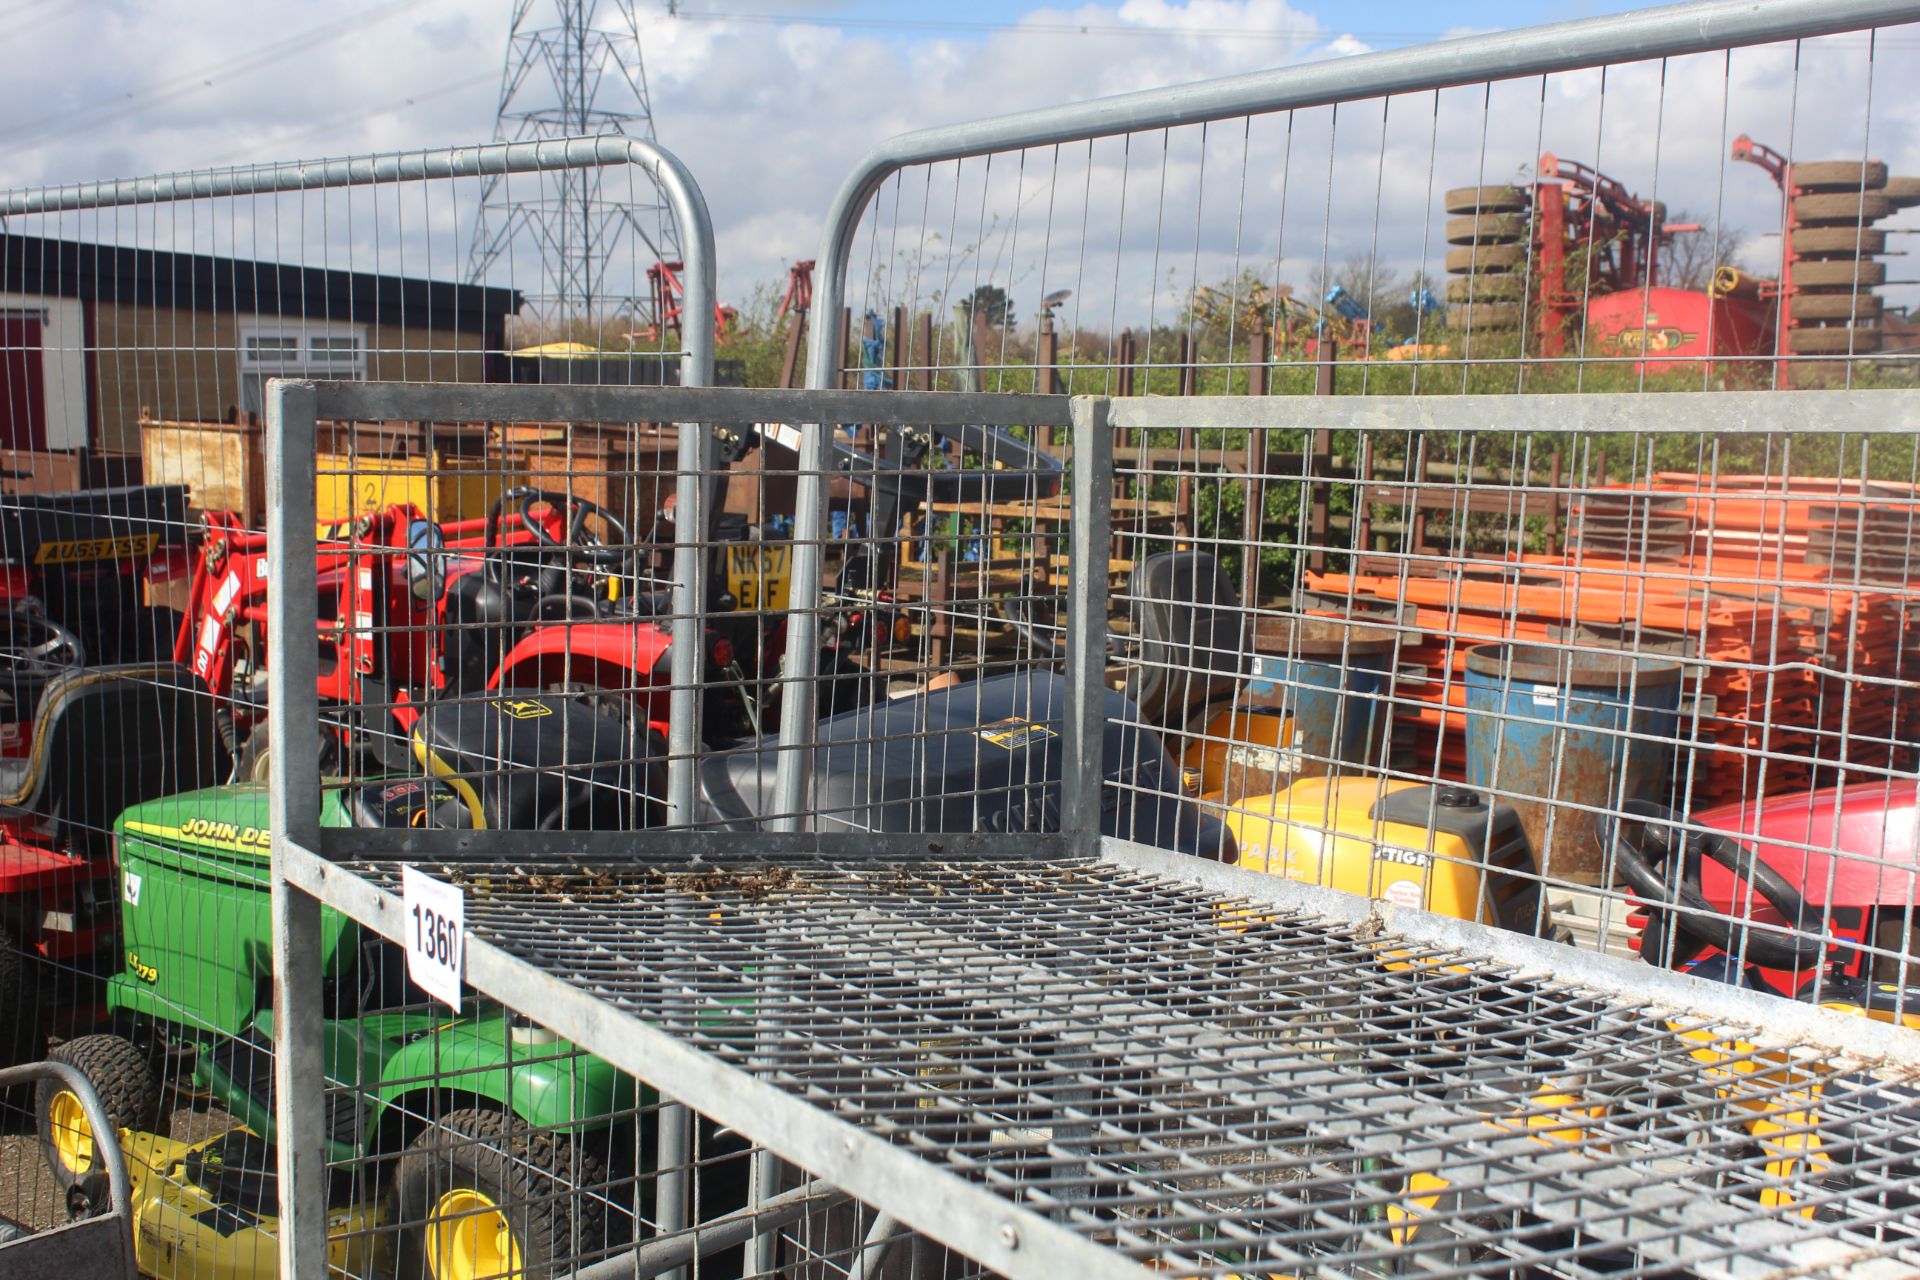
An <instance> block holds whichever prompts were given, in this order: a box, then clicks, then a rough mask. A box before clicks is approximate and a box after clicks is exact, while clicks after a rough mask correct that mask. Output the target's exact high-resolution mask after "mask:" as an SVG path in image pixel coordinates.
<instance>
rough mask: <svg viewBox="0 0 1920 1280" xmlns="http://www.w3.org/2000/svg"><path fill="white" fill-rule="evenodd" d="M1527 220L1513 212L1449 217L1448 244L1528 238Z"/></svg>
mask: <svg viewBox="0 0 1920 1280" xmlns="http://www.w3.org/2000/svg"><path fill="white" fill-rule="evenodd" d="M1526 234H1527V220H1526V219H1525V218H1521V217H1517V216H1515V215H1514V214H1511V213H1482V214H1469V215H1468V216H1467V217H1464V218H1448V219H1447V243H1448V244H1512V243H1514V242H1515V241H1517V240H1522V239H1525V238H1526Z"/></svg>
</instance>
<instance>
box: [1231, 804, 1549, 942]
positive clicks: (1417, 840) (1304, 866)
mask: <svg viewBox="0 0 1920 1280" xmlns="http://www.w3.org/2000/svg"><path fill="white" fill-rule="evenodd" d="M1226 823H1227V826H1228V827H1229V828H1230V829H1231V830H1232V831H1233V835H1234V839H1235V841H1236V842H1238V844H1239V847H1240V865H1241V866H1243V867H1246V868H1248V869H1250V870H1253V871H1264V872H1266V873H1268V874H1269V875H1277V876H1285V877H1286V878H1287V879H1289V880H1297V881H1300V882H1302V883H1304V884H1315V885H1320V886H1322V887H1325V888H1329V889H1339V890H1341V891H1343V892H1346V893H1357V894H1362V895H1364V896H1366V897H1369V898H1377V899H1380V900H1381V901H1385V902H1391V903H1394V904H1396V905H1398V906H1406V907H1420V908H1422V909H1424V910H1427V911H1432V912H1436V913H1438V914H1440V915H1445V916H1452V917H1455V918H1456V919H1461V920H1477V921H1480V922H1481V923H1485V924H1497V925H1500V926H1502V927H1505V928H1509V929H1515V930H1518V931H1519V932H1523V933H1534V932H1537V931H1540V930H1541V929H1543V928H1544V927H1545V925H1544V915H1543V913H1542V912H1540V910H1539V905H1540V883H1539V878H1538V873H1537V870H1536V868H1535V865H1534V861H1533V853H1532V850H1531V848H1530V847H1529V846H1528V844H1527V840H1526V835H1525V833H1524V832H1523V831H1522V830H1521V829H1520V822H1519V818H1518V816H1517V815H1516V814H1515V813H1514V811H1513V809H1512V808H1511V806H1508V805H1504V804H1489V803H1488V802H1487V799H1486V797H1484V796H1482V795H1481V794H1480V793H1478V792H1475V791H1469V790H1467V789H1465V788H1462V787H1450V786H1433V785H1430V784H1426V783H1419V782H1405V781H1393V780H1390V779H1383V778H1374V777H1347V778H1303V779H1301V780H1300V781H1298V782H1296V783H1294V784H1293V785H1292V786H1290V787H1288V788H1286V789H1285V790H1283V791H1280V792H1278V793H1277V794H1273V795H1268V796H1250V797H1247V798H1245V799H1243V800H1241V801H1239V802H1238V803H1237V804H1235V805H1234V807H1233V808H1231V809H1229V810H1228V811H1227V814H1226Z"/></svg>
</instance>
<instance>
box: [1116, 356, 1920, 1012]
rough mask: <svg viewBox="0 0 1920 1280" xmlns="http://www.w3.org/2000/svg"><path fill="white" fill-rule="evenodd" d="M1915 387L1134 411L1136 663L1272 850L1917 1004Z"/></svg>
mask: <svg viewBox="0 0 1920 1280" xmlns="http://www.w3.org/2000/svg"><path fill="white" fill-rule="evenodd" d="M1904 401H1905V395H1904V393H1900V392H1870V393H1864V394H1859V395H1853V396H1847V395H1827V396H1806V397H1801V398H1798V399H1797V400H1795V401H1794V402H1792V403H1788V402H1786V401H1784V400H1783V399H1782V398H1780V397H1777V396H1773V395H1771V394H1768V393H1750V394H1748V395H1745V396H1727V397H1724V398H1722V397H1714V396H1679V397H1675V396H1656V397H1627V398H1595V399H1591V400H1585V401H1570V400H1568V399H1567V398H1565V397H1476V398H1469V399H1460V400H1447V401H1436V402H1434V403H1433V404H1431V405H1428V406H1426V407H1421V406H1419V405H1417V404H1415V403H1414V402H1411V401H1407V400H1402V399H1395V398H1383V399H1371V400H1367V401H1356V402H1355V403H1356V404H1357V405H1359V406H1360V407H1361V412H1360V413H1359V414H1358V415H1357V418H1358V421H1359V422H1360V423H1361V424H1363V425H1360V426H1358V427H1356V428H1348V429H1343V430H1337V431H1328V432H1325V433H1320V432H1318V431H1316V430H1315V429H1313V428H1311V427H1308V428H1304V429H1303V428H1300V427H1298V426H1295V425H1294V424H1296V423H1300V422H1303V421H1309V422H1310V421H1313V420H1315V417H1316V415H1314V414H1312V413H1310V412H1302V411H1301V410H1302V409H1303V408H1305V407H1308V406H1307V405H1303V402H1301V401H1292V402H1287V401H1266V402H1264V403H1262V402H1251V403H1250V402H1245V401H1223V400H1210V401H1203V402H1196V403H1193V404H1190V405H1189V404H1175V403H1171V402H1167V401H1159V402H1142V403H1138V404H1135V403H1131V402H1116V403H1115V406H1114V408H1113V410H1112V423H1113V427H1114V432H1115V437H1116V443H1115V444H1114V446H1113V447H1114V452H1115V456H1116V458H1119V459H1120V461H1118V462H1116V465H1115V467H1114V469H1113V472H1112V476H1111V483H1112V484H1113V486H1114V489H1115V492H1116V493H1119V494H1122V495H1128V496H1126V497H1121V498H1116V499H1115V500H1114V502H1115V504H1116V505H1115V508H1114V517H1113V522H1112V529H1113V537H1112V539H1111V546H1112V555H1113V557H1114V560H1113V564H1114V570H1115V582H1116V584H1117V585H1116V586H1115V588H1114V597H1113V598H1114V600H1115V604H1116V609H1117V612H1118V613H1119V614H1120V620H1119V622H1118V626H1117V629H1118V630H1119V631H1120V632H1121V633H1122V634H1123V635H1124V636H1125V637H1126V639H1125V641H1124V652H1121V653H1117V654H1116V657H1117V659H1118V660H1117V661H1115V662H1113V663H1112V664H1110V666H1109V669H1108V672H1107V674H1108V678H1109V679H1110V680H1111V681H1113V682H1115V683H1124V686H1125V687H1126V688H1127V689H1128V690H1129V692H1130V693H1131V694H1132V695H1133V704H1134V707H1135V708H1136V713H1137V714H1138V715H1139V717H1140V723H1142V724H1154V725H1156V726H1158V727H1159V728H1160V731H1161V733H1162V734H1163V735H1165V736H1167V737H1168V739H1169V741H1170V748H1169V749H1170V751H1171V753H1172V754H1173V755H1175V756H1176V757H1177V758H1178V759H1179V760H1180V761H1181V764H1182V768H1183V771H1184V773H1185V775H1186V780H1187V782H1188V784H1189V785H1190V786H1192V787H1194V788H1195V789H1196V790H1197V791H1198V792H1199V793H1200V795H1201V803H1202V805H1203V806H1207V807H1213V808H1216V809H1217V812H1218V814H1219V815H1220V816H1222V817H1223V819H1224V822H1225V826H1226V827H1227V828H1228V830H1229V832H1230V833H1231V836H1232V843H1233V850H1232V854H1231V856H1232V857H1235V858H1237V859H1238V860H1239V861H1240V863H1241V864H1242V865H1244V866H1248V867H1252V868H1255V869H1258V870H1263V871H1268V872H1271V873H1273V874H1277V875H1282V876H1287V877H1291V878H1294V879H1299V880H1304V881H1307V882H1311V883H1317V884H1321V885H1325V886H1328V887H1334V888H1340V889H1343V890H1346V891H1349V892H1355V893H1362V894H1367V895H1369V896H1373V897H1377V898H1384V899H1386V900H1388V901H1394V902H1399V903H1402V904H1404V905H1409V906H1415V907H1424V908H1427V909H1430V910H1434V911H1439V912H1443V913H1445V914H1448V915H1451V916H1456V917H1459V918H1463V919H1478V920H1482V921H1484V922H1487V923H1490V924H1495V925H1499V926H1501V927H1504V928H1508V929H1514V930H1519V931H1522V932H1526V933H1530V934H1536V935H1539V936H1542V937H1556V938H1563V939H1565V940H1568V941H1577V942H1578V943H1580V944H1581V945H1583V946H1588V947H1592V948H1595V949H1604V950H1611V951H1614V952H1616V953H1618V954H1622V955H1632V954H1634V953H1636V952H1637V953H1638V954H1639V955H1640V956H1641V958H1642V959H1644V960H1646V961H1647V962H1649V963H1652V964H1655V965H1660V966H1665V967H1671V968H1680V969H1685V970H1688V971H1690V972H1693V973H1695V974H1696V975H1699V976H1710V977H1713V978H1715V979H1717V980H1720V981H1725V982H1731V983H1734V984H1736V985H1744V986H1751V987H1755V988H1758V989H1762V990H1768V991H1772V992H1774V993H1776V994H1779V995H1783V996H1789V997H1795V998H1799V999H1804V1000H1812V1001H1816V1002H1818V1001H1827V1002H1844V1003H1849V1004H1851V1005H1853V1006H1856V1007H1859V1008H1861V1009H1863V1010H1865V1009H1872V1010H1874V1011H1875V1012H1876V1013H1877V1014H1878V1015H1880V1016H1885V1017H1889V1018H1895V1017H1898V1018H1905V1017H1906V1016H1908V1014H1909V1012H1910V1006H1911V1005H1912V1003H1913V1000H1914V993H1913V991H1912V989H1911V985H1910V984H1912V983H1913V976H1912V972H1911V967H1912V963H1913V947H1912V944H1911V941H1910V939H1909V936H1908V935H1909V933H1910V926H1911V917H1912V914H1913V910H1914V894H1913V886H1912V884H1911V883H1910V881H1911V878H1912V870H1913V868H1912V863H1913V857H1914V838H1913V824H1912V812H1913V804H1914V791H1915V765H1916V745H1915V744H1916V736H1915V730H1914V725H1913V714H1914V708H1913V706H1912V701H1913V700H1912V697H1911V691H1912V684H1911V681H1912V674H1911V671H1910V669H1909V664H1910V657H1909V655H1910V653H1911V651H1912V649H1913V647H1914V637H1913V634H1912V630H1911V628H1912V617H1911V609H1912V591H1911V585H1910V582H1909V576H1910V575H1909V574H1908V572H1907V568H1906V566H1905V564H1904V560H1905V554H1904V552H1902V551H1898V550H1895V548H1900V547H1904V546H1906V544H1907V542H1908V541H1910V539H1909V538H1908V537H1907V535H1906V533H1905V528H1906V526H1907V525H1908V524H1910V523H1911V521H1912V519H1913V511H1912V503H1913V494H1912V490H1911V486H1910V485H1909V484H1908V482H1906V481H1905V480H1902V479H1899V478H1897V477H1901V476H1906V475H1908V474H1910V473H1911V471H1912V468H1913V466H1914V462H1915V457H1914V445H1913V440H1912V437H1911V435H1910V434H1909V433H1906V432H1904V431H1902V430H1898V429H1897V428H1900V427H1902V426H1904V414H1905V410H1904ZM1308 404H1309V405H1310V402H1308ZM1555 415H1561V416H1564V417H1571V418H1575V419H1577V421H1578V424H1579V426H1580V428H1581V429H1580V430H1578V431H1577V432H1574V433H1568V434H1564V435H1561V434H1555V433H1551V432H1543V431H1537V430H1534V429H1533V425H1534V424H1535V423H1538V422H1541V421H1544V420H1548V419H1550V418H1552V417H1553V416H1555ZM1699 419H1704V420H1705V421H1706V423H1707V424H1708V427H1707V429H1706V430H1697V429H1692V428H1690V427H1687V426H1685V425H1683V424H1686V423H1688V422H1690V421H1693V420H1699ZM1396 420H1397V421H1400V422H1417V423H1419V424H1420V426H1419V427H1418V428H1417V429H1409V428H1406V427H1399V428H1396V427H1394V426H1392V425H1391V424H1392V423H1394V422H1395V421H1396ZM1722 421H1724V422H1731V423H1737V425H1738V426H1739V427H1741V428H1742V431H1741V433H1740V434H1728V433H1727V432H1724V431H1719V430H1715V429H1713V425H1712V424H1714V423H1715V422H1722ZM1282 424H1285V425H1282ZM1789 424H1790V425H1791V426H1793V427H1795V428H1798V430H1791V431H1790V430H1781V429H1779V428H1781V427H1782V426H1784V425H1789ZM1889 428H1894V429H1893V430H1889ZM1317 435H1320V436H1323V438H1322V439H1319V440H1316V438H1315V437H1316V436H1317ZM1123 438H1124V439H1128V440H1137V441H1138V442H1139V445H1138V449H1139V454H1140V455H1141V456H1142V457H1146V458H1152V457H1154V456H1156V455H1157V454H1158V453H1174V452H1179V453H1181V454H1183V455H1184V457H1185V458H1186V459H1189V460H1188V461H1172V462H1161V463H1153V462H1135V461H1133V460H1132V457H1133V455H1132V454H1131V452H1130V450H1132V449H1133V448H1134V447H1135V446H1133V445H1130V444H1125V445H1123V444H1121V443H1118V441H1119V440H1121V439H1123ZM1543 456H1545V457H1550V458H1551V459H1552V461H1551V462H1550V463H1548V464H1547V465H1546V466H1544V467H1543V466H1542V465H1541V462H1540V459H1541V458H1542V457H1543ZM1250 457H1251V458H1252V460H1251V461H1249V459H1250ZM1361 458H1370V459H1373V460H1375V461H1376V462H1385V461H1386V460H1388V459H1394V460H1396V463H1397V465H1396V468H1395V470H1396V471H1397V473H1398V475H1399V477H1400V478H1398V479H1396V480H1394V481H1391V482H1388V481H1383V480H1381V479H1378V478H1374V477H1370V476H1369V475H1368V474H1367V473H1366V472H1365V471H1364V470H1362V469H1361V468H1359V467H1358V466H1357V465H1355V464H1354V462H1353V461H1352V460H1356V459H1361ZM1603 468H1604V470H1603ZM1683 468H1686V469H1683ZM1377 475H1378V469H1376V471H1375V473H1374V476H1375V477H1377ZM1183 489H1184V490H1188V491H1189V492H1190V493H1191V494H1192V495H1193V500H1192V507H1193V509H1195V510H1196V511H1198V512H1201V513H1203V514H1201V515H1197V516H1195V517H1194V518H1193V519H1192V521H1191V523H1188V524H1186V525H1184V526H1183V525H1181V524H1178V523H1175V522H1173V521H1172V520H1170V519H1169V520H1167V522H1166V523H1164V524H1162V523H1156V521H1157V520H1160V519H1163V518H1164V517H1162V516H1161V514H1160V513H1159V512H1157V511H1156V510H1155V508H1154V507H1153V505H1152V504H1153V503H1154V502H1155V501H1156V500H1158V501H1160V502H1161V503H1162V505H1163V507H1164V508H1165V511H1166V512H1167V513H1168V514H1169V515H1170V514H1171V512H1172V511H1173V510H1174V509H1175V508H1176V507H1177V506H1178V505H1179V502H1178V500H1177V499H1175V494H1176V493H1178V492H1179V491H1181V490H1183ZM1263 502H1264V503H1268V504H1270V505H1278V504H1279V503H1283V502H1284V503H1286V504H1287V506H1288V508H1289V513H1288V516H1287V518H1286V523H1287V524H1288V525H1289V526H1290V529H1289V533H1288V535H1287V536H1284V537H1278V538H1274V537H1266V538H1261V539H1257V540H1255V539H1249V538H1248V537H1246V536H1245V535H1244V534H1243V533H1242V529H1243V528H1248V527H1251V521H1249V522H1248V524H1245V525H1243V524H1242V523H1241V521H1240V516H1239V515H1238V514H1236V513H1235V512H1234V510H1233V509H1234V508H1238V509H1239V511H1241V512H1245V511H1249V510H1254V509H1257V508H1258V506H1259V505H1260V504H1262V503H1263ZM1209 508H1211V510H1210V511H1209V510H1208V509H1209ZM1156 584H1157V585H1156ZM1169 595H1172V596H1174V597H1175V598H1178V599H1181V600H1183V601H1185V602H1186V603H1187V605H1188V607H1187V608H1185V609H1181V610H1172V609H1168V608H1166V607H1165V605H1164V603H1162V602H1163V601H1164V599H1165V598H1167V597H1168V596H1169ZM1156 597H1157V598H1156Z"/></svg>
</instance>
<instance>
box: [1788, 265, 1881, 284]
mask: <svg viewBox="0 0 1920 1280" xmlns="http://www.w3.org/2000/svg"><path fill="white" fill-rule="evenodd" d="M1886 282H1887V264H1886V263H1884V262H1875V261H1873V260H1871V259H1868V258H1858V259H1854V260H1852V261H1849V260H1847V259H1845V258H1835V259H1833V260H1832V261H1830V262H1796V263H1794V265H1793V285H1794V288H1796V289H1846V290H1849V291H1851V290H1854V289H1871V288H1873V287H1874V286H1875V285H1877V284H1885V283H1886Z"/></svg>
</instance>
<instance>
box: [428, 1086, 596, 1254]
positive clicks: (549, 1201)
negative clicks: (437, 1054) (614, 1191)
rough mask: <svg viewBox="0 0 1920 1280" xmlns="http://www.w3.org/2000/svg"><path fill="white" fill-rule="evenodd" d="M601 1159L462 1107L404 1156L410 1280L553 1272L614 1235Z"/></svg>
mask: <svg viewBox="0 0 1920 1280" xmlns="http://www.w3.org/2000/svg"><path fill="white" fill-rule="evenodd" d="M605 1181H606V1171H605V1170H604V1169H603V1168H602V1167H601V1164H600V1161H599V1160H598V1158H597V1157H595V1156H594V1155H592V1154H591V1153H590V1152H588V1151H587V1150H585V1149H584V1148H583V1147H582V1145H581V1144H579V1143H576V1142H572V1141H569V1140H568V1139H567V1138H566V1137H565V1136H564V1135H556V1134H551V1133H542V1132H539V1131H537V1130H530V1129H526V1128H523V1127H522V1126H521V1125H520V1124H519V1122H517V1121H516V1120H514V1119H513V1118H512V1117H510V1116H504V1115H501V1114H499V1113H498V1112H494V1111H478V1110H463V1111H454V1112H451V1113H449V1114H448V1115H446V1116H444V1117H442V1118H441V1120H440V1122H439V1124H437V1125H434V1126H431V1127H429V1128H428V1129H426V1130H425V1131H424V1132H422V1133H421V1135H420V1136H419V1137H418V1138H415V1139H414V1140H413V1143H412V1144H411V1145H410V1146H408V1148H407V1149H406V1151H405V1152H404V1153H402V1154H401V1156H400V1159H399V1161H398V1163H397V1164H396V1166H395V1168H394V1173H393V1193H392V1194H393V1221H395V1222H397V1223H400V1224H401V1232H400V1248H399V1254H400V1256H399V1266H398V1268H397V1270H396V1274H397V1275H398V1276H399V1277H400V1278H401V1280H480V1278H481V1277H485V1276H505V1275H512V1276H516V1277H520V1276H524V1277H526V1278H527V1280H536V1278H537V1277H546V1276H550V1275H552V1274H553V1272H554V1270H555V1266H556V1264H559V1265H561V1266H565V1265H566V1263H567V1262H568V1261H569V1260H570V1259H572V1258H573V1257H575V1256H577V1255H580V1254H583V1253H590V1252H592V1251H594V1250H597V1249H599V1248H600V1246H601V1244H602V1243H603V1241H604V1239H605V1235H606V1221H605V1217H604V1215H603V1213H602V1210H601V1193H599V1192H597V1191H595V1190H594V1188H596V1187H598V1186H600V1184H603V1183H604V1182H605Z"/></svg>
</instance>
